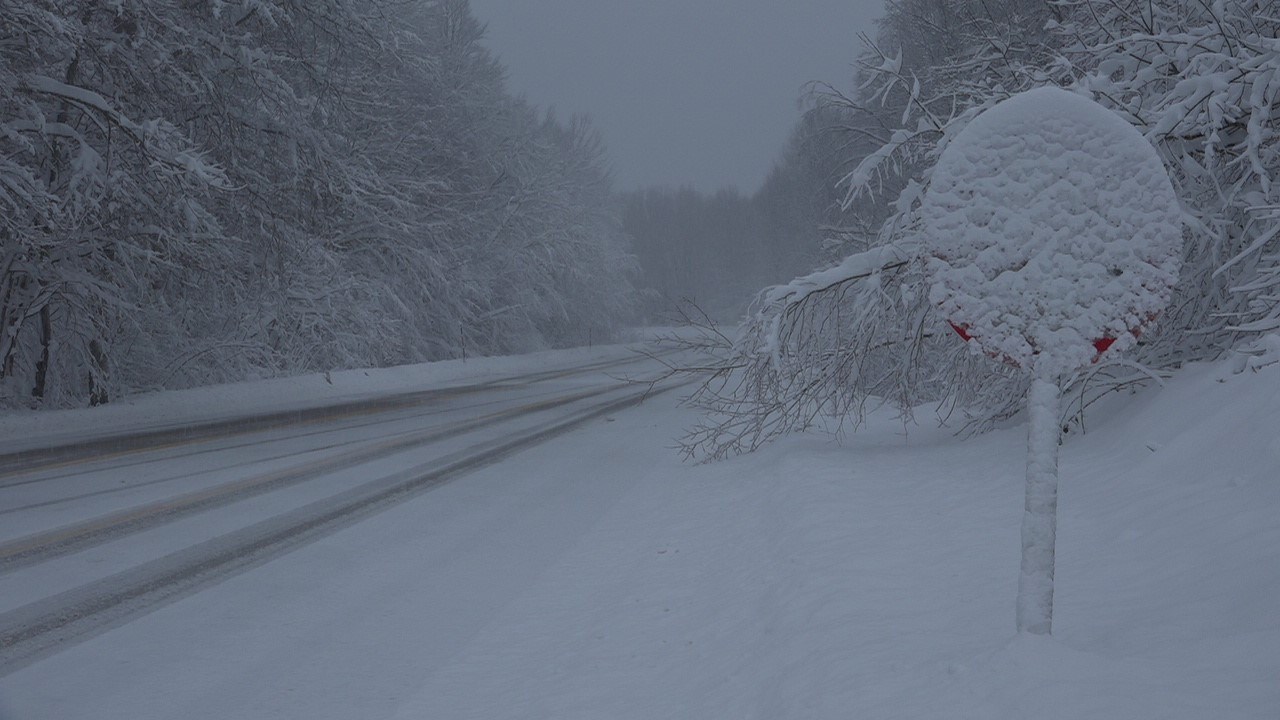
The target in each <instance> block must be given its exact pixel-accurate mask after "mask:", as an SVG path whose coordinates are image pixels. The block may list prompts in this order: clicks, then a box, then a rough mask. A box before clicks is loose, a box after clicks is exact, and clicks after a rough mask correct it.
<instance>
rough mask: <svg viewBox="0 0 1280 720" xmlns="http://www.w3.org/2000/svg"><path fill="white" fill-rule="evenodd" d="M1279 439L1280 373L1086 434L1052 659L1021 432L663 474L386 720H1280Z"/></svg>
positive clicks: (1100, 422) (823, 450)
mask: <svg viewBox="0 0 1280 720" xmlns="http://www.w3.org/2000/svg"><path fill="white" fill-rule="evenodd" d="M647 412H648V413H649V414H650V416H651V417H652V418H653V420H651V421H650V423H647V424H646V425H649V424H652V426H653V427H660V426H663V425H668V424H669V423H676V422H681V421H687V419H688V418H687V415H685V414H684V413H682V412H678V411H671V410H661V409H654V408H651V409H650V410H649V411H647ZM1278 421H1280V368H1275V367H1272V368H1266V369H1263V370H1261V371H1259V372H1256V373H1255V372H1245V373H1243V374H1240V375H1232V374H1230V372H1229V370H1228V369H1227V368H1226V366H1225V365H1215V366H1199V367H1195V368H1192V369H1189V370H1186V371H1184V372H1183V373H1181V374H1180V375H1179V376H1178V377H1176V378H1175V379H1174V380H1173V381H1171V382H1170V383H1169V385H1168V387H1166V388H1164V389H1162V390H1160V391H1148V392H1147V393H1146V394H1144V395H1141V396H1138V397H1136V398H1124V399H1118V400H1117V401H1116V402H1114V403H1113V404H1112V405H1111V408H1110V409H1109V410H1104V411H1102V412H1099V413H1096V414H1095V415H1094V417H1093V419H1092V423H1091V431H1090V433H1089V434H1088V435H1086V436H1083V437H1077V438H1073V439H1072V440H1071V441H1070V442H1068V443H1067V444H1066V445H1065V446H1064V447H1063V453H1062V482H1061V520H1060V535H1059V545H1058V548H1059V550H1058V552H1059V560H1058V562H1059V565H1058V584H1057V607H1058V615H1057V618H1056V620H1057V622H1056V623H1055V625H1054V635H1053V637H1052V638H1032V637H1015V635H1014V632H1013V622H1014V618H1013V606H1014V595H1015V589H1016V584H1017V573H1018V556H1019V548H1018V520H1019V517H1020V512H1021V509H1022V492H1021V490H1022V481H1023V477H1022V474H1023V461H1024V442H1025V428H1024V427H1015V428H1010V429H1007V430H1003V431H999V432H995V433H992V434H989V435H986V436H983V437H979V438H976V439H972V440H968V441H961V440H957V439H955V438H953V437H951V436H950V435H948V434H947V433H946V432H944V431H938V430H930V429H922V428H913V429H912V430H911V432H910V433H909V435H906V436H904V435H903V433H902V428H901V425H900V424H896V423H895V422H894V421H893V420H892V419H890V418H888V417H882V418H877V419H873V421H872V422H871V424H870V426H869V427H868V428H867V429H866V431H865V432H859V433H858V434H856V435H855V436H853V437H852V438H851V439H850V440H849V442H848V443H847V444H846V445H845V446H843V447H837V446H835V445H833V444H830V443H826V442H823V441H822V440H821V439H819V438H815V437H796V438H791V439H788V440H786V441H784V442H780V443H778V444H776V445H774V446H772V447H770V448H767V449H765V450H764V451H762V452H760V453H758V454H755V455H751V456H746V457H741V458H738V459H735V460H732V461H728V462H724V463H719V464H714V465H708V466H698V467H692V468H690V467H681V466H677V465H675V464H674V463H667V462H664V463H657V464H655V466H654V467H653V468H651V469H650V470H649V477H648V478H647V479H646V480H645V481H644V482H639V483H636V485H635V489H634V490H633V491H632V492H631V493H629V494H628V495H627V496H626V497H624V498H623V499H622V501H621V502H619V504H618V505H617V506H616V507H615V508H614V509H613V510H612V511H611V513H609V514H607V515H606V516H605V517H604V518H603V519H602V520H601V521H600V522H599V523H598V524H597V525H596V527H595V528H594V529H593V530H592V531H591V532H590V533H589V534H588V535H587V536H585V537H584V538H582V540H581V541H580V542H579V543H577V545H576V546H575V548H574V549H573V550H572V551H570V552H569V553H567V554H566V555H565V556H564V557H563V558H562V559H561V560H560V561H559V562H558V563H557V564H556V565H555V566H553V567H551V568H550V569H549V570H548V571H547V572H546V573H544V574H543V575H542V576H541V577H540V578H539V581H538V583H537V584H535V585H534V586H532V587H531V588H530V589H529V590H528V591H527V592H526V593H525V594H524V595H523V597H522V599H521V600H520V601H519V602H517V603H515V604H513V605H511V606H509V607H508V608H507V609H506V610H504V612H503V613H502V614H501V615H500V616H498V617H497V618H496V619H495V620H494V621H493V622H492V623H491V624H489V625H488V626H487V627H486V628H485V629H484V630H483V631H481V632H480V633H479V634H478V635H477V637H476V638H475V639H474V640H473V641H472V642H471V643H469V644H468V646H467V647H466V648H465V649H464V650H463V651H462V652H460V653H459V654H458V655H457V656H455V658H454V660H453V661H452V662H451V663H450V664H449V665H448V666H447V667H445V668H442V669H441V670H440V671H439V672H436V673H434V674H433V675H432V676H431V678H430V680H429V681H428V683H427V684H426V686H425V687H424V688H423V689H422V690H421V691H420V692H419V693H417V694H416V695H415V696H414V697H413V698H411V699H408V700H407V701H406V702H405V703H404V704H402V706H401V713H400V714H399V715H398V716H397V717H401V718H425V717H432V718H462V717H465V718H473V717H474V718H515V717H523V718H531V717H545V718H551V717H555V718H602V717H608V718H615V719H616V718H646V719H652V718H684V717H698V718H734V719H740V718H761V719H762V720H763V719H766V718H767V719H770V720H776V719H778V718H804V719H806V720H814V719H817V718H850V717H853V718H868V719H872V720H879V719H883V718H911V719H912V720H919V719H922V718H947V719H948V720H955V719H957V718H975V719H976V718H982V719H984V720H988V719H990V718H1020V719H1027V720H1030V719H1058V718H1061V719H1063V720H1066V719H1068V718H1070V719H1071V720H1076V719H1078V718H1125V719H1126V720H1137V719H1142V718H1151V719H1153V720H1154V719H1156V718H1159V719H1160V720H1178V719H1182V718H1185V719H1187V720H1192V719H1195V720H1203V718H1207V717H1223V718H1228V717H1229V718H1235V719H1245V718H1258V719H1259V720H1261V719H1262V718H1274V717H1276V713H1277V712H1280V613H1277V612H1276V610H1275V608H1276V605H1275V598H1277V597H1280V441H1278V440H1277V439H1276V427H1277V422H1278ZM653 434H654V433H653V431H647V432H643V433H639V434H637V436H636V437H637V440H638V441H639V440H646V441H647V439H648V438H649V437H652V436H653Z"/></svg>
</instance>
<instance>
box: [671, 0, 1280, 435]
mask: <svg viewBox="0 0 1280 720" xmlns="http://www.w3.org/2000/svg"><path fill="white" fill-rule="evenodd" d="M1275 11H1276V7H1275V3H1274V2H1271V0H1226V1H1225V2H1184V1H1183V0H1008V1H1007V2H1000V3H992V2H986V1H985V0H954V1H948V2H937V1H936V0H892V1H890V2H886V4H885V11H884V15H883V18H882V20H881V21H880V23H879V32H878V33H877V34H876V36H875V37H874V38H868V46H867V49H866V50H865V51H864V52H863V53H862V55H861V56H860V57H859V58H858V60H859V63H858V66H859V70H858V72H857V76H856V78H855V87H854V88H853V89H852V90H850V91H843V90H840V89H837V88H834V87H828V88H825V89H824V92H822V93H820V95H821V97H820V98H819V100H818V101H817V103H816V104H815V109H814V112H818V113H823V114H825V115H826V116H827V117H828V118H829V119H830V120H831V121H830V122H825V123H823V127H824V128H825V130H826V132H827V134H828V137H827V138H826V139H825V140H824V141H823V143H822V144H823V146H824V147H827V148H833V149H834V152H836V153H837V157H834V158H829V159H828V162H830V163H833V166H835V167H841V168H845V169H846V170H847V172H845V173H844V174H843V176H842V177H841V178H840V179H839V181H838V185H839V187H840V190H841V192H842V199H841V200H840V202H839V203H838V207H839V208H840V209H841V211H842V213H843V215H842V216H841V220H840V223H841V224H842V226H843V227H842V231H841V232H839V233H836V234H834V235H833V236H832V238H831V240H833V241H834V242H835V243H836V244H837V245H839V246H841V247H838V248H835V252H834V253H833V255H835V256H837V257H844V258H845V259H844V260H842V261H839V262H835V263H833V264H832V265H831V266H830V267H827V268H826V269H825V270H824V271H822V272H818V273H815V274H811V275H809V276H806V277H801V278H797V279H796V280H795V281H793V282H792V283H789V284H787V285H784V286H781V287H775V288H771V289H769V290H766V291H765V292H763V293H761V294H760V295H758V296H757V298H756V300H755V304H754V306H753V311H752V314H751V315H750V316H749V317H748V319H747V320H746V322H745V323H744V324H743V325H742V327H741V329H740V332H739V333H738V334H737V335H735V336H728V335H726V336H723V343H722V344H720V345H719V347H717V348H714V349H715V350H717V351H718V353H719V358H720V360H719V365H718V368H719V372H718V373H717V375H716V378H715V380H714V381H713V382H710V383H708V384H707V385H705V386H704V387H703V388H702V391H701V392H700V395H699V396H698V398H697V401H698V402H699V403H700V404H701V405H702V407H704V408H705V409H706V410H707V411H708V414H707V416H706V421H705V422H704V423H703V424H701V425H700V426H699V427H697V428H695V429H694V431H693V432H692V433H691V435H690V436H689V438H688V441H687V446H686V449H687V450H688V452H689V453H690V454H693V455H699V456H706V457H722V456H724V455H726V454H730V453H733V452H738V451H744V450H751V449H753V448H756V447H758V446H759V445H760V444H761V443H763V442H766V441H768V440H769V439H770V438H773V437H776V436H778V435H780V434H783V433H786V432H790V431H793V430H798V429H803V428H805V427H807V426H809V425H811V424H812V423H814V422H816V421H818V420H819V419H820V418H821V417H824V416H831V417H836V418H840V419H841V420H840V426H841V427H848V426H850V425H856V422H857V419H858V418H860V417H861V412H862V409H863V406H864V404H865V403H866V402H868V401H869V400H873V399H874V400H875V401H876V402H881V401H889V402H891V403H893V404H894V405H896V406H897V407H899V408H900V409H901V410H902V412H904V413H905V414H910V413H911V412H912V409H913V408H917V407H919V406H921V405H923V404H926V403H928V404H931V405H932V406H933V407H934V408H935V409H936V411H937V413H938V415H939V417H940V418H943V419H947V420H951V421H952V422H955V423H956V424H957V425H958V426H959V427H963V428H967V429H969V430H981V429H983V428H987V427H990V426H992V424H993V423H994V422H996V421H998V420H1000V419H1002V418H1006V417H1009V416H1010V415H1011V414H1012V413H1014V412H1016V411H1017V410H1018V409H1019V407H1020V406H1021V403H1020V399H1021V398H1022V397H1023V396H1024V393H1025V385H1026V382H1027V380H1026V378H1025V377H1024V376H1022V375H1021V374H1019V373H1015V372H1011V371H1010V369H1009V368H1008V367H1007V366H1005V365H1002V364H1001V363H1000V362H999V361H998V360H993V359H991V358H988V357H985V356H982V355H981V354H974V353H971V352H969V350H968V348H966V347H965V344H964V343H962V342H959V341H958V340H957V338H956V336H955V334H954V333H953V332H951V331H950V330H949V328H947V326H946V323H945V319H944V318H941V317H939V315H938V313H937V312H936V309H935V307H934V306H933V304H932V303H931V302H930V301H929V297H928V295H929V293H928V283H927V282H925V281H924V280H925V274H924V273H923V265H924V263H923V262H922V256H921V254H920V249H921V248H922V247H927V238H921V237H919V216H918V213H919V208H920V201H921V199H922V198H923V196H924V192H925V190H926V189H927V187H928V185H929V181H930V177H931V173H932V170H933V167H934V165H935V163H936V162H937V159H938V157H939V155H940V153H941V152H942V150H943V149H945V148H946V146H947V143H948V142H949V140H950V139H952V138H954V137H955V136H956V134H957V133H959V132H960V131H961V130H962V129H963V128H964V127H965V126H966V124H967V123H968V122H969V121H970V120H972V119H973V118H974V117H976V116H977V115H978V114H979V113H980V112H982V111H983V110H985V109H986V108H989V107H991V106H992V105H994V104H996V103H997V102H999V101H1001V100H1003V99H1005V98H1008V97H1009V96H1011V95H1012V94H1014V93H1018V92H1021V91H1023V90H1027V89H1030V88H1033V87H1037V86H1042V85H1057V86H1064V87H1074V88H1078V89H1080V90H1081V91H1084V92H1087V93H1089V94H1090V95H1091V96H1092V97H1093V98H1095V99H1096V100H1097V101H1099V102H1101V103H1103V104H1104V105H1106V106H1108V107H1110V108H1111V109H1112V110H1114V111H1115V112H1116V113H1117V114H1119V115H1120V116H1121V117H1123V118H1125V119H1126V120H1128V121H1129V122H1130V123H1132V124H1133V125H1134V126H1135V127H1136V128H1137V129H1138V130H1139V131H1140V132H1142V134H1143V135H1144V136H1146V138H1147V139H1148V140H1149V141H1150V142H1151V143H1152V144H1153V145H1154V146H1155V148H1156V149H1157V151H1158V152H1159V153H1160V154H1161V156H1162V158H1163V160H1164V163H1165V166H1166V167H1167V169H1168V171H1169V173H1170V177H1171V179H1172V180H1173V183H1174V186H1175V189H1176V191H1177V192H1178V194H1179V199H1180V202H1181V204H1182V207H1183V209H1184V211H1185V213H1184V215H1185V216H1184V221H1185V228H1186V230H1185V238H1184V248H1183V264H1182V273H1181V277H1180V279H1179V281H1178V284H1177V286H1176V288H1175V296H1174V300H1173V303H1172V304H1171V305H1170V307H1169V308H1168V309H1167V310H1166V311H1165V312H1164V313H1162V314H1161V315H1160V317H1159V318H1158V322H1157V324H1156V326H1155V328H1154V329H1153V330H1152V331H1150V332H1144V333H1143V335H1142V337H1141V338H1140V339H1139V342H1138V347H1137V349H1136V350H1135V351H1134V352H1133V353H1131V354H1130V355H1128V356H1125V357H1114V356H1111V355H1103V356H1102V357H1100V358H1099V362H1097V363H1096V364H1095V365H1094V366H1092V367H1090V368H1088V369H1087V370H1085V371H1082V372H1080V373H1077V374H1076V375H1075V376H1073V377H1070V378H1066V379H1065V381H1066V397H1067V398H1068V399H1069V403H1068V405H1069V407H1068V410H1069V413H1070V417H1064V418H1063V419H1064V422H1067V421H1070V422H1083V417H1084V410H1085V409H1086V408H1087V407H1088V406H1089V405H1090V404H1091V403H1092V402H1093V401H1094V400H1096V399H1097V398H1098V397H1100V396H1101V395H1102V394H1105V393H1108V392H1112V391H1115V390H1119V389H1124V388H1130V387H1133V386H1136V385H1141V384H1143V383H1148V382H1152V381H1155V380H1158V379H1159V378H1160V377H1162V376H1163V375H1166V374H1167V373H1168V372H1170V371H1171V370H1172V369H1174V368H1177V367H1179V366H1181V365H1182V364H1184V363H1186V362H1189V361H1196V360H1205V359H1214V358H1219V357H1221V356H1223V355H1224V354H1227V353H1230V352H1243V353H1248V352H1252V351H1253V350H1252V348H1254V346H1255V343H1257V344H1259V346H1260V345H1261V344H1263V343H1264V342H1265V341H1264V340H1263V339H1261V338H1260V336H1261V335H1263V334H1266V333H1274V332H1276V331H1278V330H1280V186H1277V183H1276V180H1277V173H1278V172H1280V122H1278V117H1280V110H1278V108H1280V46H1277V44H1276V38H1277V37H1280V15H1278V14H1277V13H1276V12H1275Z"/></svg>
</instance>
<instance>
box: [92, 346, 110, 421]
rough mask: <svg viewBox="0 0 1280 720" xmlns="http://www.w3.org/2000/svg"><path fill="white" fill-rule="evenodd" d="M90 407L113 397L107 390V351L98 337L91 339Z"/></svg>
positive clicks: (104, 402)
mask: <svg viewBox="0 0 1280 720" xmlns="http://www.w3.org/2000/svg"><path fill="white" fill-rule="evenodd" d="M89 363H90V365H89V407H97V406H99V405H106V404H107V402H108V401H109V400H110V399H111V396H110V394H109V393H108V392H107V353H106V351H105V350H103V348H102V343H100V342H98V341H97V339H94V340H91V341H89Z"/></svg>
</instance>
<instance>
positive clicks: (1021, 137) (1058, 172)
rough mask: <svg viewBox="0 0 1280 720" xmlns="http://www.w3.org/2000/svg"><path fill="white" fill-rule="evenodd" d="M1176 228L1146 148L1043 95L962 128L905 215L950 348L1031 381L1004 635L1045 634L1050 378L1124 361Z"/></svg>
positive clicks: (1090, 110)
mask: <svg viewBox="0 0 1280 720" xmlns="http://www.w3.org/2000/svg"><path fill="white" fill-rule="evenodd" d="M1180 215H1181V214H1180V212H1179V209H1178V199H1177V196H1176V195H1175V194H1174V191H1173V186H1172V184H1171V183H1170V182H1169V176H1168V175H1167V174H1166V172H1165V169H1164V165H1163V163H1161V162H1160V156H1159V155H1158V154H1156V151H1155V149H1154V148H1152V147H1151V145H1150V144H1149V143H1148V142H1147V140H1146V138H1144V137H1143V136H1142V135H1141V134H1140V133H1138V131H1137V130H1135V129H1134V128H1133V127H1132V126H1131V125H1130V124H1129V123H1128V122H1126V121H1125V120H1124V119H1123V118H1121V117H1120V116H1118V115H1116V114H1115V113H1113V112H1111V111H1109V110H1107V109H1106V108H1104V107H1102V106H1101V105H1098V104H1097V103H1095V102H1093V101H1092V100H1090V99H1088V98H1086V97H1083V96H1080V95H1076V94H1075V93H1071V92H1068V91H1066V90H1061V89H1058V88H1052V87H1046V88H1038V89H1036V90H1031V91H1028V92H1025V93H1022V94H1020V95H1015V96H1013V97H1011V98H1009V99H1008V100H1004V101H1002V102H1000V103H998V104H996V105H994V106H993V107H991V108H990V109H988V110H987V111H986V112H983V113H982V114H980V115H978V116H977V117H976V118H974V120H973V121H972V122H970V123H969V125H968V126H967V127H965V128H964V129H963V130H961V131H960V133H959V134H957V135H956V136H955V137H954V138H953V139H952V140H951V141H950V143H949V144H948V145H947V147H946V148H945V149H944V150H943V152H942V157H941V158H940V159H939V160H938V165H937V167H936V168H934V171H933V177H932V179H931V181H930V185H929V190H928V192H927V193H926V194H925V198H924V202H923V205H922V207H921V216H922V230H923V233H924V237H925V242H927V243H928V244H929V248H930V253H929V260H928V263H929V265H928V269H929V275H930V281H931V286H930V294H929V297H930V300H932V301H933V302H934V303H936V304H937V306H938V307H939V309H940V310H941V311H942V313H943V316H944V317H946V318H947V320H948V321H949V322H950V323H951V326H952V327H953V328H955V330H956V332H957V333H959V334H960V336H961V337H963V338H965V339H966V340H970V341H972V342H973V343H974V344H975V345H976V346H977V347H978V348H980V349H981V350H982V351H985V352H987V353H988V354H991V355H994V356H996V357H1000V358H1003V359H1004V360H1006V361H1007V362H1010V363H1012V364H1014V365H1017V366H1019V367H1022V368H1026V369H1027V370H1029V371H1030V372H1032V373H1033V376H1032V380H1031V388H1030V390H1029V392H1028V396H1027V410H1028V413H1027V414H1028V418H1029V423H1028V425H1029V427H1028V431H1027V486H1026V505H1025V510H1024V512H1023V517H1022V567H1021V572H1020V573H1019V575H1018V601H1017V626H1018V632H1028V633H1034V634H1045V635H1047V634H1049V633H1050V631H1051V627H1052V623H1053V574H1054V546H1055V544H1056V536H1057V513H1058V439H1059V425H1058V413H1059V394H1060V390H1059V388H1058V382H1059V378H1060V376H1062V375H1063V374H1065V373H1068V372H1071V371H1073V370H1077V369H1079V368H1081V367H1084V366H1086V365H1088V364H1089V363H1090V362H1092V361H1093V360H1095V359H1096V358H1097V356H1098V355H1100V354H1101V353H1103V352H1107V351H1108V350H1109V349H1111V348H1113V347H1114V348H1115V349H1117V350H1123V349H1125V348H1127V347H1129V346H1131V345H1132V344H1133V343H1134V342H1135V339H1136V338H1137V336H1138V333H1139V332H1140V331H1141V329H1142V327H1143V325H1145V324H1146V323H1148V322H1150V321H1151V319H1152V318H1154V317H1155V316H1156V315H1157V314H1158V313H1159V312H1160V311H1161V310H1162V309H1164V306H1165V305H1166V304H1168V302H1169V298H1170V296H1171V294H1172V292H1173V284H1174V282H1175V281H1176V280H1177V276H1178V266H1179V260H1180V257H1181V248H1182V226H1181V220H1180Z"/></svg>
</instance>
